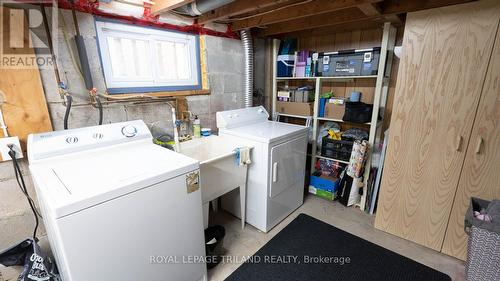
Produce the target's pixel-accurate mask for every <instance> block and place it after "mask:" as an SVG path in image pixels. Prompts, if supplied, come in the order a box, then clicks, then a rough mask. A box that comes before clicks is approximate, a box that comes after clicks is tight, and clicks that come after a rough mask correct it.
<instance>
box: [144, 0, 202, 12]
mask: <svg viewBox="0 0 500 281" xmlns="http://www.w3.org/2000/svg"><path fill="white" fill-rule="evenodd" d="M193 1H194V0H155V2H154V5H153V6H152V7H151V13H152V14H153V15H158V14H160V13H163V12H168V11H170V10H173V9H175V8H179V7H180V6H184V5H186V4H189V3H191V2H193Z"/></svg>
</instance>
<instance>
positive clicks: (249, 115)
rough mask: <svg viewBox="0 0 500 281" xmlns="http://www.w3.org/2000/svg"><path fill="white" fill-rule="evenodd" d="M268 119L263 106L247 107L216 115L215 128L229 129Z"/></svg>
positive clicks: (220, 112)
mask: <svg viewBox="0 0 500 281" xmlns="http://www.w3.org/2000/svg"><path fill="white" fill-rule="evenodd" d="M268 119H269V113H267V111H266V109H265V108H264V107H263V106H255V107H247V108H241V109H235V110H227V111H219V112H217V113H216V121H217V128H219V129H221V128H222V129H230V128H236V127H240V126H245V125H248V124H254V123H258V122H264V121H267V120H268Z"/></svg>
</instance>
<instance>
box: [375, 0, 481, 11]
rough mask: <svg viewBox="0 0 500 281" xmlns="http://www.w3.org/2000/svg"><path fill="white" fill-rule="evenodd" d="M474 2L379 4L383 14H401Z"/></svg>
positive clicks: (401, 0)
mask: <svg viewBox="0 0 500 281" xmlns="http://www.w3.org/2000/svg"><path fill="white" fill-rule="evenodd" d="M472 1H476V0H427V1H415V0H385V1H384V2H383V3H381V4H380V8H381V9H382V13H383V14H401V13H407V12H415V11H420V10H426V9H432V8H439V7H443V6H449V5H456V4H463V3H467V2H472Z"/></svg>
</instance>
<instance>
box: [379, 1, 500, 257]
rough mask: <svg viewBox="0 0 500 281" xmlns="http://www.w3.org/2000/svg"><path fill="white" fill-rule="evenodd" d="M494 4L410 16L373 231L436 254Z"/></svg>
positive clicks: (491, 33)
mask: <svg viewBox="0 0 500 281" xmlns="http://www.w3.org/2000/svg"><path fill="white" fill-rule="evenodd" d="M495 2H496V1H480V2H474V3H470V4H464V5H455V6H448V7H444V8H439V9H432V10H426V11H421V12H415V13H409V14H408V16H407V20H406V24H405V32H404V39H403V57H402V58H401V61H400V66H399V74H398V81H397V85H396V95H395V100H394V109H393V114H392V119H391V131H390V136H389V138H390V139H389V144H390V145H389V147H388V149H387V157H386V159H385V166H384V173H383V177H382V184H381V190H380V198H379V203H378V205H379V207H378V212H377V217H376V220H375V227H376V228H378V229H381V230H384V231H387V232H389V233H392V234H394V235H397V236H400V237H403V238H406V239H408V240H411V241H414V242H416V243H419V244H422V245H425V246H427V247H430V248H432V249H435V250H440V249H441V246H442V243H443V240H444V235H445V230H446V225H447V223H448V219H449V215H450V211H451V207H452V203H453V198H454V195H455V192H456V188H457V185H458V180H459V177H460V171H461V168H462V165H463V161H464V158H465V151H466V148H467V145H468V141H469V137H470V134H471V131H472V125H473V122H474V116H475V114H476V110H477V106H478V103H479V97H480V94H481V89H482V86H483V81H484V76H485V74H486V68H487V64H488V61H489V58H490V54H491V50H492V48H493V43H494V37H495V33H496V28H497V24H498V17H497V16H496V15H497V13H498V9H496V6H498V4H497V3H495Z"/></svg>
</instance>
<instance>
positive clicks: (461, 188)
mask: <svg viewBox="0 0 500 281" xmlns="http://www.w3.org/2000/svg"><path fill="white" fill-rule="evenodd" d="M499 167H500V32H497V37H496V42H495V47H494V49H493V55H492V57H491V60H490V63H489V67H488V73H487V75H486V81H485V84H484V88H483V93H482V95H481V101H480V102H479V108H478V111H477V115H476V121H475V123H474V128H473V129H472V135H471V140H470V144H469V147H468V148H467V155H466V156H465V163H464V167H463V170H462V174H461V176H460V182H459V184H458V190H457V194H456V196H455V202H454V203H453V208H452V210H451V216H450V221H449V223H448V228H447V230H446V236H445V239H444V244H443V249H442V252H443V253H445V254H448V255H451V256H455V257H457V258H459V259H463V260H465V257H466V254H467V250H466V248H467V235H466V234H465V232H464V216H465V212H466V210H467V208H468V206H469V202H470V197H471V196H473V197H479V198H482V199H486V200H492V199H500V168H499Z"/></svg>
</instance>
